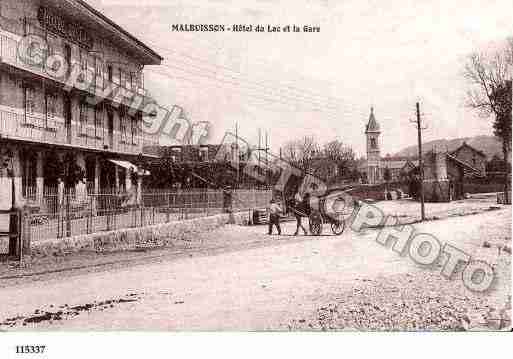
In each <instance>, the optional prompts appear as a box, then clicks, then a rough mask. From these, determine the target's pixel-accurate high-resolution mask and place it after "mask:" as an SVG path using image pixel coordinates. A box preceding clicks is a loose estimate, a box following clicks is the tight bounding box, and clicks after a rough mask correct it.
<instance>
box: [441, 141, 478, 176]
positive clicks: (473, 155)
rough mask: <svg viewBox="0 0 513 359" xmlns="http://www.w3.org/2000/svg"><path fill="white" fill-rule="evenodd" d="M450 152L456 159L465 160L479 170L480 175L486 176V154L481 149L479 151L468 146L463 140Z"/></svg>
mask: <svg viewBox="0 0 513 359" xmlns="http://www.w3.org/2000/svg"><path fill="white" fill-rule="evenodd" d="M450 154H451V155H452V156H454V157H456V158H457V159H458V160H460V161H462V162H465V163H466V164H468V165H470V166H472V167H473V168H475V169H477V170H479V172H480V173H481V176H486V154H485V153H484V152H483V151H480V150H478V149H476V148H474V147H472V146H470V145H469V144H468V143H466V142H463V144H462V145H461V146H460V147H458V148H457V149H456V150H454V151H452V152H451V153H450Z"/></svg>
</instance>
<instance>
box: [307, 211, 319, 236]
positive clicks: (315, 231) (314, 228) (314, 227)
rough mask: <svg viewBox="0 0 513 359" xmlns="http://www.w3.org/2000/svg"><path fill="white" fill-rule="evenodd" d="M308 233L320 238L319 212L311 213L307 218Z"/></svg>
mask: <svg viewBox="0 0 513 359" xmlns="http://www.w3.org/2000/svg"><path fill="white" fill-rule="evenodd" d="M308 222H309V225H310V233H311V234H312V235H314V236H320V235H321V233H322V216H321V214H320V213H319V212H312V214H310V217H309V218H308Z"/></svg>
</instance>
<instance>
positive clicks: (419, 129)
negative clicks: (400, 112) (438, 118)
mask: <svg viewBox="0 0 513 359" xmlns="http://www.w3.org/2000/svg"><path fill="white" fill-rule="evenodd" d="M416 110H417V120H416V121H410V122H412V123H415V124H416V125H417V141H418V147H419V176H420V186H419V190H420V218H421V221H424V220H425V219H426V212H425V209H424V166H423V164H422V130H425V129H426V127H422V122H421V119H420V104H419V103H418V102H417V104H416Z"/></svg>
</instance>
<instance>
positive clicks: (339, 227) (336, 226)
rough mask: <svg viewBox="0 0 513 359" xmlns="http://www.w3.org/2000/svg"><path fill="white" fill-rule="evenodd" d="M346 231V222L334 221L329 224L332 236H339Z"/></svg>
mask: <svg viewBox="0 0 513 359" xmlns="http://www.w3.org/2000/svg"><path fill="white" fill-rule="evenodd" d="M344 229H346V222H345V221H344V220H341V221H336V222H333V223H332V224H331V231H332V232H333V234H335V235H337V236H340V235H341V234H342V233H344Z"/></svg>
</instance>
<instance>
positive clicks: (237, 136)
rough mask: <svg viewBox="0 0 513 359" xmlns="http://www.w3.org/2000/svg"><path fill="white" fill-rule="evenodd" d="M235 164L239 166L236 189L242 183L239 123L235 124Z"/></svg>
mask: <svg viewBox="0 0 513 359" xmlns="http://www.w3.org/2000/svg"><path fill="white" fill-rule="evenodd" d="M235 156H236V157H235V163H236V164H237V184H236V188H239V181H240V173H239V172H240V163H239V160H240V154H239V123H238V122H235Z"/></svg>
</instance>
